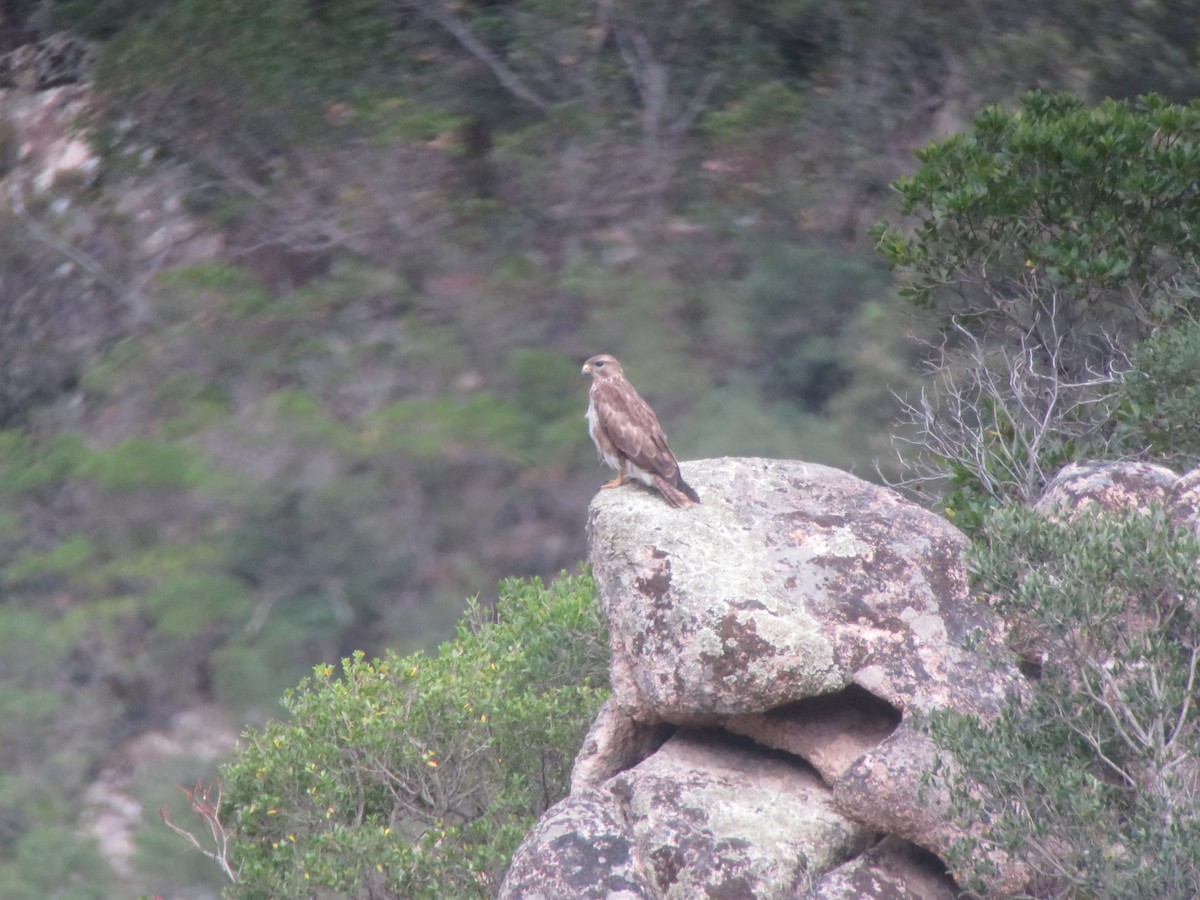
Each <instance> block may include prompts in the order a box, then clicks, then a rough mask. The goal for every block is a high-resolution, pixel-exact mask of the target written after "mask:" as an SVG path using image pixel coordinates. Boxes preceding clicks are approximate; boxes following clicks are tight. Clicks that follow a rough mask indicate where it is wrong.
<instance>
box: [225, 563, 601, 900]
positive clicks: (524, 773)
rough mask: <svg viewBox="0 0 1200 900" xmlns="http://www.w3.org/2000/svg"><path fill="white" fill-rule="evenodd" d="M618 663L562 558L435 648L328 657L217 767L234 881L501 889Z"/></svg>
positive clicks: (434, 892)
mask: <svg viewBox="0 0 1200 900" xmlns="http://www.w3.org/2000/svg"><path fill="white" fill-rule="evenodd" d="M607 671H608V643H607V636H606V631H605V628H604V624H603V621H602V619H601V617H600V614H599V608H598V606H597V604H596V600H595V591H594V588H593V586H592V583H591V579H590V578H588V577H586V576H580V577H572V578H569V577H567V576H566V575H565V574H564V575H562V576H560V577H559V578H558V579H557V580H556V581H554V582H553V584H551V585H550V586H549V587H548V588H547V587H543V586H542V584H541V582H540V581H538V580H537V579H532V580H524V581H517V580H510V581H507V582H505V583H504V584H502V585H501V587H500V600H499V603H498V604H497V607H496V611H495V616H494V617H493V616H492V615H491V614H490V613H488V612H486V611H485V610H484V609H483V608H482V607H480V606H478V605H476V604H472V605H471V606H470V607H469V609H468V612H467V615H466V616H465V617H464V619H463V621H462V622H461V623H460V624H459V628H458V634H457V636H456V637H455V638H454V639H453V640H451V641H449V642H447V643H445V644H443V645H442V646H441V647H440V648H439V649H438V651H437V653H436V654H431V655H425V654H423V653H416V654H413V655H410V656H407V657H400V656H398V655H396V654H394V653H391V652H389V653H387V654H386V655H385V656H384V657H383V658H382V659H375V660H368V659H366V657H365V656H364V655H363V654H362V653H356V654H355V655H354V657H353V658H352V659H345V660H343V661H342V665H341V670H340V672H338V671H337V670H336V669H335V667H334V666H329V665H322V666H318V667H317V668H316V670H315V673H314V675H313V676H312V677H311V678H309V679H306V680H305V681H303V682H301V684H300V685H299V686H298V687H297V688H295V689H294V690H291V691H288V693H287V694H286V695H285V699H284V706H285V708H286V709H287V710H288V712H289V713H290V718H289V721H288V722H287V723H273V724H270V725H268V726H267V727H266V728H264V729H263V730H262V731H259V732H253V733H250V734H248V735H247V736H246V745H245V746H244V747H243V749H242V750H241V751H240V752H239V754H238V756H237V759H236V760H235V762H233V763H232V764H230V765H229V766H227V767H226V768H225V770H224V772H223V773H222V775H223V787H224V794H223V800H224V805H223V809H224V810H225V812H224V813H223V815H221V814H217V813H214V814H213V816H214V818H213V819H210V821H216V820H217V819H219V820H220V821H219V827H218V829H217V830H218V833H220V834H222V835H225V836H228V837H230V838H231V840H230V843H229V845H228V848H227V852H225V851H224V850H223V852H222V853H221V854H220V857H221V859H222V860H224V861H226V862H227V864H228V865H229V867H230V870H231V872H232V873H233V874H234V875H235V877H236V879H237V880H236V882H235V884H234V885H233V886H232V887H230V888H229V892H230V894H231V896H235V897H267V896H285V897H298V896H307V895H309V894H311V893H312V892H313V891H322V890H328V891H336V892H337V893H338V894H339V895H340V896H351V897H368V896H369V897H381V896H386V897H429V898H440V897H487V896H491V895H492V894H493V893H494V890H495V888H496V887H497V886H498V885H499V879H500V877H501V876H502V875H503V873H504V869H505V868H506V867H507V865H508V860H509V857H510V856H511V855H512V852H513V850H514V849H516V845H517V843H518V842H519V841H520V839H521V837H522V836H523V835H524V833H525V832H526V831H527V830H528V829H529V828H530V827H531V826H532V824H533V822H534V821H536V819H537V817H538V816H539V815H540V814H541V813H542V812H543V811H544V810H545V809H546V808H547V807H548V806H549V805H550V804H552V803H554V802H555V801H557V800H558V799H560V798H561V797H563V796H565V794H566V791H567V786H568V780H569V777H570V771H571V764H572V762H573V760H574V757H575V754H576V753H577V752H578V749H579V745H580V743H581V741H582V739H583V735H584V733H585V732H586V730H587V728H588V726H589V725H590V724H591V721H592V719H593V718H594V717H595V714H596V712H597V710H598V708H599V705H600V702H601V701H602V699H603V697H604V696H605V694H606V691H607V677H608V675H607Z"/></svg>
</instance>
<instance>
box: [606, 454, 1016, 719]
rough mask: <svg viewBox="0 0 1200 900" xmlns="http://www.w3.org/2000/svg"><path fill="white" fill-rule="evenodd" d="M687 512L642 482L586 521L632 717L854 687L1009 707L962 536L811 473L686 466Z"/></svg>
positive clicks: (802, 468)
mask: <svg viewBox="0 0 1200 900" xmlns="http://www.w3.org/2000/svg"><path fill="white" fill-rule="evenodd" d="M684 468H685V469H686V470H687V477H688V479H689V481H692V480H693V479H694V480H695V482H696V483H697V484H698V485H699V487H698V488H697V489H698V490H700V492H701V495H702V496H703V497H704V498H705V500H704V503H702V504H701V505H699V506H693V507H688V508H687V509H684V510H675V509H672V508H670V507H668V506H666V505H664V504H663V503H662V502H661V501H659V500H658V498H656V497H655V496H654V495H653V494H651V493H649V492H646V491H642V490H641V489H640V488H638V487H636V486H633V485H630V486H627V487H625V488H621V489H619V490H611V491H604V492H602V493H601V494H600V495H598V496H597V498H596V499H595V500H594V501H593V503H592V506H591V510H590V515H589V519H588V536H589V546H590V552H589V559H590V561H591V564H592V571H593V573H594V575H595V578H596V583H597V588H598V591H599V594H600V598H601V602H602V604H603V605H604V610H605V613H606V615H607V617H608V620H609V624H610V628H611V634H612V649H613V691H614V696H615V697H616V698H617V702H618V703H619V704H621V705H622V706H623V707H624V708H626V709H629V710H631V711H632V712H633V714H634V716H635V717H636V718H639V719H642V720H650V719H653V718H658V719H661V720H665V721H671V722H677V723H683V722H688V721H697V720H701V719H702V718H703V717H706V716H710V715H712V714H733V713H738V714H744V713H748V712H764V711H766V710H769V709H774V708H776V707H779V706H781V705H783V704H786V703H790V702H793V701H795V700H799V699H803V698H805V697H814V696H819V695H821V694H827V693H831V692H834V691H838V690H841V689H843V688H846V687H847V686H849V685H851V684H857V685H859V686H860V687H862V688H864V689H865V690H867V691H869V692H870V693H872V694H874V695H875V696H876V697H879V698H880V699H882V700H884V701H886V702H887V703H890V704H892V705H893V706H894V707H896V708H897V709H899V710H901V711H905V710H909V709H923V708H932V707H944V706H955V707H957V706H959V705H960V701H962V702H966V703H967V704H968V705H969V706H972V707H975V706H983V707H991V708H996V707H998V705H999V704H1002V703H1003V702H1005V698H1006V695H1007V692H1008V688H1009V682H1008V680H1007V679H1006V678H1004V677H998V676H997V675H996V674H995V672H994V671H993V670H992V669H991V668H990V667H989V666H988V665H987V664H986V661H984V660H982V659H981V658H980V656H979V655H978V654H974V653H964V652H963V650H962V641H963V638H964V637H965V635H966V634H967V633H968V632H969V631H972V630H976V629H980V628H983V629H985V630H988V631H991V632H994V633H996V634H998V631H997V630H996V629H995V628H994V625H993V623H990V622H989V621H988V620H987V619H986V617H984V616H982V615H981V614H980V611H979V609H978V607H977V605H976V604H974V603H973V602H971V601H970V600H969V599H968V597H967V582H966V570H965V567H964V564H963V560H962V552H963V550H964V549H965V547H966V545H967V541H966V538H965V537H964V536H963V535H962V534H961V533H960V532H959V531H958V530H957V529H955V528H954V527H953V526H951V525H949V524H948V523H947V522H946V521H945V520H943V519H940V518H938V517H937V516H935V515H933V514H932V513H929V512H927V511H926V510H923V509H921V508H920V507H917V506H915V505H913V504H911V503H908V502H906V501H904V500H903V499H902V498H901V497H900V496H899V495H898V494H896V493H895V492H894V491H891V490H889V489H887V488H882V487H879V486H877V485H873V484H870V483H868V482H866V481H863V480H862V479H859V478H855V477H854V476H852V475H849V474H847V473H845V472H841V471H839V470H837V469H831V468H828V467H826V466H819V465H813V464H809V463H802V462H791V461H783V460H766V459H737V460H733V459H722V460H705V461H702V462H693V463H689V464H688V465H686V466H685V467H684Z"/></svg>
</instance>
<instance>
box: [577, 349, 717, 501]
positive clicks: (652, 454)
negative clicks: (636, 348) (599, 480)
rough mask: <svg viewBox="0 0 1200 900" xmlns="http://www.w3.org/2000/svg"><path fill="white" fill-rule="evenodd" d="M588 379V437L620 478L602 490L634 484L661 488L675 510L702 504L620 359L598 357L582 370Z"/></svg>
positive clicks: (656, 417) (656, 419) (607, 356)
mask: <svg viewBox="0 0 1200 900" xmlns="http://www.w3.org/2000/svg"><path fill="white" fill-rule="evenodd" d="M583 374H584V375H590V376H592V387H591V389H590V390H589V391H588V399H589V401H590V402H589V403H588V411H587V421H588V433H589V434H591V436H592V440H593V441H594V442H595V444H596V450H597V451H598V452H599V453H600V458H601V459H602V460H603V461H604V462H606V463H608V464H609V465H610V466H612V467H613V468H614V469H616V470H617V477H616V478H614V479H613V480H612V481H610V482H608V483H607V484H605V485H603V487H606V488H611V487H618V486H620V485H622V484H625V483H626V482H627V481H629V480H630V479H631V478H632V479H636V480H638V481H640V482H641V483H642V484H644V485H647V486H648V487H652V488H656V489H657V490H658V492H659V493H660V494H662V495H663V497H665V498H666V501H667V502H668V503H670V504H671V505H672V506H688V505H690V504H692V503H699V502H700V496H699V495H698V494H697V493H696V492H695V491H694V490H692V488H691V486H690V485H689V484H688V483H687V482H686V481H684V480H683V476H682V475H680V474H679V463H678V462H677V461H676V460H675V454H673V453H672V452H671V449H670V448H669V447H668V446H667V436H666V435H665V434H664V433H663V430H662V426H661V425H659V424H658V416H656V415H654V410H652V409H651V408H650V404H648V403H647V402H646V401H645V400H643V399H642V396H641V394H639V393H638V392H637V391H636V390H634V387H633V385H632V384H630V383H629V382H628V381H627V380H626V379H625V374H624V373H623V372H622V371H621V364H620V363H619V362H617V360H616V358H615V357H612V356H609V355H607V354H603V353H602V354H600V355H599V356H593V357H592V358H591V359H589V360H588V361H587V362H585V363H584V364H583Z"/></svg>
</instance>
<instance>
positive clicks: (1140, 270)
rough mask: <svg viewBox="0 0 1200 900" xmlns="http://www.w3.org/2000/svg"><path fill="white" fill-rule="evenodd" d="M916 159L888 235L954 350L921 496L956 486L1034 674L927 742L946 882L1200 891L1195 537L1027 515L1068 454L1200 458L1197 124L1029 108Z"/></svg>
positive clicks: (1055, 105)
mask: <svg viewBox="0 0 1200 900" xmlns="http://www.w3.org/2000/svg"><path fill="white" fill-rule="evenodd" d="M919 159H920V161H921V167H920V168H919V169H918V171H917V172H916V173H915V174H914V175H912V176H911V177H906V178H903V179H901V180H900V182H898V184H897V190H898V192H899V195H900V198H901V211H902V212H903V213H905V214H908V215H912V216H914V217H915V219H916V224H915V227H914V228H913V230H912V231H911V233H906V232H904V231H902V230H900V229H898V228H895V227H892V226H888V225H887V224H886V223H881V224H880V225H879V226H877V227H876V229H875V232H874V234H875V237H876V238H877V240H879V242H880V247H881V249H882V250H883V252H884V254H885V255H886V256H887V257H888V259H889V261H890V262H891V263H892V265H893V266H894V267H896V268H897V270H898V271H899V272H900V273H901V276H902V278H903V280H904V287H903V288H902V293H903V294H904V295H905V296H907V297H908V298H909V299H910V300H912V301H915V302H916V303H917V304H918V305H920V306H921V307H923V308H925V309H927V310H931V311H932V312H933V314H934V315H935V316H936V317H937V318H938V321H939V323H940V325H941V327H942V332H943V335H942V339H941V342H940V343H938V344H937V345H936V346H935V348H934V352H933V354H932V355H931V357H930V359H931V361H932V367H933V369H934V374H935V379H934V383H933V386H932V387H931V388H929V389H928V390H927V391H926V392H925V393H923V394H922V395H921V397H920V399H919V400H917V401H915V402H912V403H910V405H909V406H908V420H909V424H910V425H911V426H912V427H913V432H912V438H911V439H912V441H913V443H915V445H916V447H917V450H918V454H917V455H916V456H915V457H913V458H912V459H910V461H909V463H908V465H909V469H908V474H909V476H910V481H909V483H910V484H911V483H912V482H914V481H915V482H918V483H922V482H925V481H927V480H931V479H932V480H940V486H941V488H942V489H943V493H942V495H941V497H940V499H941V502H942V503H943V504H944V505H945V507H946V509H947V511H948V512H949V513H950V514H951V515H953V516H954V517H955V521H956V522H958V523H960V524H961V525H962V526H963V527H965V528H967V529H969V530H970V531H971V532H972V534H973V535H974V547H973V559H972V578H973V584H974V587H975V590H976V592H977V595H978V596H979V598H980V600H981V601H982V602H985V603H987V604H988V605H989V606H991V607H992V609H993V610H994V611H995V612H996V613H997V614H998V615H999V616H1000V617H1001V618H1002V619H1003V620H1004V621H1005V622H1006V623H1007V624H1008V627H1009V640H1010V645H1011V650H1012V652H1013V657H1014V662H1019V663H1020V665H1021V668H1022V671H1023V672H1025V674H1026V675H1027V678H1028V698H1027V700H1026V701H1025V702H1022V703H1020V704H1018V705H1015V706H1013V707H1010V708H1009V709H1007V710H1005V711H1004V712H1003V713H1002V714H1001V715H1000V717H999V718H998V719H997V720H996V721H994V722H991V723H988V724H984V723H981V722H979V721H977V720H976V719H974V718H972V717H969V716H960V715H952V714H942V715H938V716H934V717H933V718H932V720H931V721H930V722H929V723H928V727H929V732H930V734H931V735H932V736H933V737H934V739H935V741H937V742H938V744H939V745H940V746H941V747H942V748H943V749H944V750H946V751H947V752H948V754H949V756H950V757H952V758H953V760H954V762H953V764H949V763H948V764H947V765H946V766H945V767H943V768H942V769H941V770H940V771H939V772H938V773H936V775H935V777H934V781H936V782H937V783H939V785H940V786H944V787H947V788H948V789H949V791H950V797H951V800H952V803H953V805H954V808H955V812H956V813H957V814H958V815H959V816H960V817H961V821H962V822H963V829H962V833H961V835H960V836H959V838H958V839H957V841H956V842H955V844H954V846H953V847H952V848H951V851H950V856H949V859H948V862H950V863H951V865H952V866H953V867H954V868H956V869H958V870H960V871H964V872H967V873H969V878H968V883H966V884H964V885H963V887H964V888H966V889H967V890H969V891H981V892H982V891H986V886H987V885H988V884H989V883H992V882H993V881H994V877H995V875H996V871H995V870H994V869H993V868H992V866H993V865H994V861H995V860H996V859H997V858H1000V857H1004V856H1008V857H1010V858H1013V859H1016V860H1019V861H1020V862H1022V863H1024V864H1025V865H1027V866H1028V867H1029V870H1030V872H1031V874H1032V876H1033V880H1032V882H1031V883H1030V884H1029V885H1028V887H1027V890H1028V892H1029V896H1031V897H1038V898H1041V897H1081V898H1082V897H1098V896H1102V897H1113V898H1136V897H1146V896H1163V897H1181V898H1182V897H1191V896H1195V895H1196V893H1197V891H1198V890H1200V875H1198V873H1200V852H1198V850H1197V848H1198V847H1200V843H1198V838H1200V811H1198V810H1197V807H1196V803H1195V797H1196V794H1195V778H1196V773H1197V771H1200V756H1198V754H1197V751H1196V748H1197V746H1200V724H1198V720H1197V715H1196V712H1197V711H1196V708H1195V705H1196V698H1197V696H1198V694H1197V690H1198V688H1200V682H1197V673H1198V672H1200V576H1198V574H1197V570H1196V564H1195V563H1196V559H1197V558H1198V557H1200V539H1197V537H1196V535H1195V534H1194V533H1193V531H1192V529H1191V528H1190V526H1188V525H1186V524H1172V523H1171V522H1170V521H1169V519H1168V517H1167V516H1166V514H1165V513H1164V511H1163V510H1162V509H1150V510H1148V511H1147V510H1130V511H1127V512H1125V513H1123V514H1116V513H1106V514H1093V515H1086V514H1081V515H1079V516H1078V517H1076V518H1072V519H1067V518H1050V517H1047V516H1046V515H1045V514H1043V513H1037V512H1033V511H1031V510H1029V509H1028V508H1027V505H1028V504H1030V503H1031V502H1032V501H1033V500H1035V499H1036V498H1037V497H1038V496H1040V494H1041V491H1042V489H1043V487H1044V486H1045V484H1046V481H1047V480H1048V478H1049V477H1050V476H1051V475H1053V474H1054V473H1055V472H1056V471H1057V470H1058V469H1059V468H1060V467H1061V465H1062V464H1063V463H1065V462H1067V461H1069V460H1071V459H1077V458H1081V457H1082V458H1101V459H1103V458H1118V459H1120V458H1131V457H1134V456H1136V455H1139V454H1144V453H1145V451H1146V448H1149V450H1150V451H1151V452H1152V453H1153V454H1154V455H1156V456H1157V457H1159V458H1167V459H1171V460H1174V461H1177V462H1184V463H1185V464H1194V462H1195V461H1196V459H1197V455H1196V444H1195V440H1194V431H1195V406H1196V403H1195V396H1194V395H1195V393H1196V387H1197V384H1198V382H1197V371H1198V369H1197V367H1196V366H1195V361H1196V327H1195V324H1194V321H1193V320H1192V319H1193V316H1194V301H1195V298H1196V296H1197V287H1198V284H1200V282H1198V280H1197V276H1198V274H1200V244H1197V235H1196V229H1195V224H1196V222H1197V221H1200V193H1198V192H1197V186H1196V181H1195V177H1194V173H1195V171H1196V170H1197V162H1198V161H1200V104H1197V103H1192V104H1191V105H1189V106H1179V105H1171V104H1168V103H1166V102H1165V101H1163V100H1161V99H1160V98H1158V97H1155V96H1146V97H1142V98H1140V99H1139V100H1138V101H1136V102H1135V103H1118V102H1115V101H1105V102H1104V103H1101V104H1099V105H1097V106H1094V107H1090V106H1088V105H1086V104H1084V103H1082V102H1081V101H1080V100H1079V99H1077V98H1075V97H1072V96H1068V95H1064V94H1054V95H1047V94H1041V93H1033V94H1028V95H1026V96H1025V97H1024V98H1023V100H1022V104H1021V108H1020V109H1019V110H1016V111H1008V110H1004V109H1002V108H999V107H995V108H989V109H987V110H985V111H983V112H982V113H980V114H979V115H978V116H977V117H976V118H975V120H974V129H973V130H972V131H971V132H969V133H967V134H963V135H957V136H954V137H951V138H948V139H946V140H944V141H941V142H938V143H935V144H933V145H931V146H930V147H929V148H928V149H926V150H925V151H923V152H921V153H920V154H919ZM922 486H923V485H922Z"/></svg>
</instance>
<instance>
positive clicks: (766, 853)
mask: <svg viewBox="0 0 1200 900" xmlns="http://www.w3.org/2000/svg"><path fill="white" fill-rule="evenodd" d="M873 839H874V833H873V832H872V831H871V830H870V829H867V828H865V827H864V826H862V825H860V824H858V823H856V822H854V821H852V820H851V819H849V818H847V817H846V816H845V815H843V814H842V813H840V812H839V811H838V810H837V809H836V807H835V805H834V802H833V794H832V792H831V791H830V789H829V787H828V786H827V785H825V784H824V782H822V780H821V779H820V778H819V777H818V776H817V774H816V773H815V772H813V770H812V769H811V768H810V767H808V766H806V765H805V764H804V763H803V762H802V761H801V760H799V759H796V758H790V757H787V756H786V755H785V754H770V753H763V752H762V751H761V749H760V748H756V747H754V746H753V745H752V744H751V743H750V742H748V741H745V740H741V739H738V738H735V737H732V736H730V735H728V734H724V733H721V732H698V731H681V732H679V733H677V734H675V735H674V736H673V737H672V738H671V739H670V740H668V741H667V742H666V743H665V744H664V745H663V746H662V747H661V749H659V750H658V751H657V752H656V753H654V754H653V755H651V756H650V757H649V758H647V759H646V760H645V761H643V762H642V763H641V764H639V765H637V766H635V767H634V768H632V769H629V770H628V771H625V772H623V773H621V774H620V775H618V776H617V777H615V778H612V779H610V780H609V781H608V782H606V783H605V784H604V786H603V787H602V788H600V789H592V790H586V791H583V792H581V793H578V794H575V795H573V796H572V797H570V798H568V799H567V800H565V801H563V802H562V803H560V804H559V805H558V806H556V807H554V808H553V809H551V810H550V812H548V813H547V814H546V816H544V817H543V819H542V821H541V822H539V823H538V825H537V827H536V828H535V829H534V831H533V832H531V833H530V834H529V835H528V836H527V837H526V840H525V842H524V843H523V844H522V846H521V848H520V849H519V850H518V851H517V853H516V855H515V856H514V858H513V865H512V868H511V869H510V870H509V873H508V876H507V877H506V879H505V882H504V886H503V889H502V890H501V897H503V898H511V900H517V898H522V900H530V898H535V897H546V898H551V897H553V898H574V897H600V896H604V897H613V896H620V897H641V896H647V897H655V898H680V900H683V898H694V897H714V898H718V897H728V898H735V897H747V898H750V897H785V896H796V895H797V892H798V891H799V889H800V888H802V887H804V886H806V885H807V884H808V883H809V882H810V881H811V880H812V879H813V878H815V877H818V876H820V875H821V874H823V873H824V872H826V871H829V870H830V869H833V868H835V867H837V866H838V865H840V864H842V863H843V862H844V861H845V860H847V859H849V858H851V857H852V856H854V855H855V854H857V853H859V852H861V851H862V850H863V849H865V848H866V847H867V846H868V845H869V844H870V843H871V842H872V840H873Z"/></svg>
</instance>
